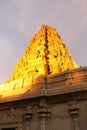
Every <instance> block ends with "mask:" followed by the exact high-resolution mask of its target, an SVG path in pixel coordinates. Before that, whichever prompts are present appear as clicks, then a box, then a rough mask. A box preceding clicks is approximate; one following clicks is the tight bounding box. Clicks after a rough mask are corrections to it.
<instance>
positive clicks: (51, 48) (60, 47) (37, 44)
mask: <svg viewBox="0 0 87 130" xmlns="http://www.w3.org/2000/svg"><path fill="white" fill-rule="evenodd" d="M77 67H78V65H77V64H76V63H75V61H74V60H73V58H72V56H71V55H70V52H69V50H68V49H67V47H66V45H65V44H64V43H63V40H62V39H61V37H60V36H59V34H58V33H57V31H56V29H54V28H52V27H49V26H47V25H42V26H41V29H40V30H39V32H38V33H37V34H35V35H34V36H33V38H32V39H31V41H30V43H29V45H28V47H27V48H26V49H25V51H24V54H23V56H22V58H21V59H20V60H19V61H18V63H17V64H16V65H15V67H14V71H13V73H12V76H11V77H10V78H8V80H7V82H11V81H13V80H18V79H22V78H36V77H38V76H40V75H42V74H44V75H50V74H55V73H60V72H63V71H65V70H70V69H74V68H77Z"/></svg>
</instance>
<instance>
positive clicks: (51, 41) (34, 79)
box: [0, 25, 87, 130]
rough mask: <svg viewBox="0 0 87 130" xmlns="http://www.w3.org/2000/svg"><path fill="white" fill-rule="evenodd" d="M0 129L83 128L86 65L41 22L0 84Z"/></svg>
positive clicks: (86, 100)
mask: <svg viewBox="0 0 87 130" xmlns="http://www.w3.org/2000/svg"><path fill="white" fill-rule="evenodd" d="M0 130H87V67H79V66H78V65H77V64H76V63H75V61H74V60H73V58H72V56H71V54H70V52H69V50H68V49H67V48H66V46H65V44H64V43H63V41H62V39H61V37H60V36H59V34H58V33H57V32H56V30H55V29H53V28H51V27H49V26H46V25H43V26H42V27H41V30H40V31H39V32H38V34H36V35H35V36H34V37H33V38H32V39H31V41H30V44H29V46H28V47H27V48H26V49H25V51H24V55H23V56H22V58H21V59H20V60H19V61H18V63H17V64H16V66H15V67H14V70H13V73H12V76H10V78H8V79H7V81H6V82H5V83H3V84H1V85H0Z"/></svg>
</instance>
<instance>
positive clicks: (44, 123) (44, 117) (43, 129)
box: [38, 102, 50, 130]
mask: <svg viewBox="0 0 87 130" xmlns="http://www.w3.org/2000/svg"><path fill="white" fill-rule="evenodd" d="M38 114H39V118H40V121H41V123H40V130H49V117H50V109H49V108H48V105H47V104H46V103H43V102H42V103H40V107H39V110H38Z"/></svg>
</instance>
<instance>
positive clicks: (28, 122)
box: [23, 107, 33, 130]
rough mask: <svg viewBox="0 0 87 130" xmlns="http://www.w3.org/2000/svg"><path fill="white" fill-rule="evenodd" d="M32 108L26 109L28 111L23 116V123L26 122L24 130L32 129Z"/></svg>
mask: <svg viewBox="0 0 87 130" xmlns="http://www.w3.org/2000/svg"><path fill="white" fill-rule="evenodd" d="M32 113H33V111H32V107H26V111H25V113H24V115H23V121H24V124H25V125H24V127H25V128H24V130H30V129H31V128H30V127H31V119H32Z"/></svg>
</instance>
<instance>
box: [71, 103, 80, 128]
mask: <svg viewBox="0 0 87 130" xmlns="http://www.w3.org/2000/svg"><path fill="white" fill-rule="evenodd" d="M68 105H69V112H70V115H71V117H72V120H73V125H74V130H80V127H79V107H78V103H77V102H76V101H72V102H69V103H68Z"/></svg>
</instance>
